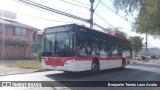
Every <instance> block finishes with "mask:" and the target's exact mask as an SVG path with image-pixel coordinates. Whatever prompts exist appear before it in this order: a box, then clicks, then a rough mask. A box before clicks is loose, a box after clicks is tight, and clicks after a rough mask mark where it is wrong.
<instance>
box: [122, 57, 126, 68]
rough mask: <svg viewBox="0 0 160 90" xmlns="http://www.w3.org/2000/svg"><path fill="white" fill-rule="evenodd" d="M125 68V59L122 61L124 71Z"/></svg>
mask: <svg viewBox="0 0 160 90" xmlns="http://www.w3.org/2000/svg"><path fill="white" fill-rule="evenodd" d="M125 67H126V60H125V59H122V67H121V68H122V69H125Z"/></svg>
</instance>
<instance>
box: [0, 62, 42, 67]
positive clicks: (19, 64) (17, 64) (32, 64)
mask: <svg viewBox="0 0 160 90" xmlns="http://www.w3.org/2000/svg"><path fill="white" fill-rule="evenodd" d="M0 65H6V66H9V67H18V68H25V69H41V63H40V62H38V61H17V62H0Z"/></svg>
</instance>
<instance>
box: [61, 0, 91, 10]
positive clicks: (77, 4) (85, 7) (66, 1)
mask: <svg viewBox="0 0 160 90" xmlns="http://www.w3.org/2000/svg"><path fill="white" fill-rule="evenodd" d="M61 1H63V2H65V3H68V4H71V5H75V6H78V7H82V8H86V9H89V8H88V7H85V6H81V5H78V4H74V3H70V2H68V1H65V0H61Z"/></svg>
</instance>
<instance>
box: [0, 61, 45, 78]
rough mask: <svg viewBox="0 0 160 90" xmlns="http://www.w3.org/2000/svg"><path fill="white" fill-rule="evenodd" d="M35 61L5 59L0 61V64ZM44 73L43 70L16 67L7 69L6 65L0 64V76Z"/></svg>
mask: <svg viewBox="0 0 160 90" xmlns="http://www.w3.org/2000/svg"><path fill="white" fill-rule="evenodd" d="M30 61H35V60H34V59H19V60H18V59H5V60H0V63H5V62H30ZM41 71H46V70H43V69H25V68H18V67H8V66H6V65H3V64H2V65H1V64H0V76H6V75H14V74H24V73H33V72H41Z"/></svg>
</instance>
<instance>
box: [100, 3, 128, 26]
mask: <svg viewBox="0 0 160 90" xmlns="http://www.w3.org/2000/svg"><path fill="white" fill-rule="evenodd" d="M101 4H102V5H103V6H104V7H106V8H107V9H109V10H110V11H112V12H114V13H115V14H116V15H118V16H119V17H120V18H122V19H123V20H125V21H127V22H128V23H131V22H129V21H128V19H127V18H124V17H123V16H121V15H120V14H118V13H117V12H116V11H114V10H113V9H112V8H110V7H109V6H108V5H107V4H105V3H104V2H103V1H102V2H101Z"/></svg>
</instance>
